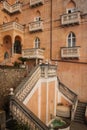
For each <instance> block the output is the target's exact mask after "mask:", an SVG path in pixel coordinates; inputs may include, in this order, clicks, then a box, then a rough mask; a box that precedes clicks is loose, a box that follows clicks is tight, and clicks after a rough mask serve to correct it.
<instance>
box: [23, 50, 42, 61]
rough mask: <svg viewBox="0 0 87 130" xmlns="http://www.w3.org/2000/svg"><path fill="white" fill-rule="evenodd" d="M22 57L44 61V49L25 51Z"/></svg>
mask: <svg viewBox="0 0 87 130" xmlns="http://www.w3.org/2000/svg"><path fill="white" fill-rule="evenodd" d="M22 57H23V58H28V59H44V50H43V49H37V48H32V49H23V50H22Z"/></svg>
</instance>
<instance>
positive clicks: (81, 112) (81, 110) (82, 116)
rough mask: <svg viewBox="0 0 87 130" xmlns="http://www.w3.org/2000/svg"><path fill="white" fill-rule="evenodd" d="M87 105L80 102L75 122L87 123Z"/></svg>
mask: <svg viewBox="0 0 87 130" xmlns="http://www.w3.org/2000/svg"><path fill="white" fill-rule="evenodd" d="M86 106H87V103H83V102H80V101H79V102H78V105H77V109H76V113H75V117H74V121H75V122H79V123H85V110H86Z"/></svg>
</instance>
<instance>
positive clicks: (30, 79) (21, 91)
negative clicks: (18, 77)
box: [14, 65, 41, 101]
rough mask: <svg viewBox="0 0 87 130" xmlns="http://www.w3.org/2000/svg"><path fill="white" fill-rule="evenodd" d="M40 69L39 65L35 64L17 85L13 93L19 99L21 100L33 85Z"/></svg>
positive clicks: (38, 76) (39, 73)
mask: <svg viewBox="0 0 87 130" xmlns="http://www.w3.org/2000/svg"><path fill="white" fill-rule="evenodd" d="M40 71H41V70H40V67H39V66H38V65H37V66H36V67H35V68H34V69H33V70H32V71H31V72H30V73H29V75H28V76H27V77H26V78H25V79H24V80H23V81H22V82H21V84H20V85H19V86H18V87H17V89H16V90H15V92H14V94H15V95H16V97H17V98H18V99H19V100H20V101H23V100H24V99H25V98H26V97H27V95H28V94H29V93H30V91H31V90H32V88H33V87H34V86H35V84H36V82H37V81H38V80H39V78H40V76H41V72H40Z"/></svg>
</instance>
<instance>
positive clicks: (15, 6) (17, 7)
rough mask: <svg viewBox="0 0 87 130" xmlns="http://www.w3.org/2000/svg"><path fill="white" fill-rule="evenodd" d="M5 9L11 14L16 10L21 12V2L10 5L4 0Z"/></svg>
mask: <svg viewBox="0 0 87 130" xmlns="http://www.w3.org/2000/svg"><path fill="white" fill-rule="evenodd" d="M3 9H4V10H5V11H7V12H8V13H10V14H13V13H16V12H21V4H20V3H15V4H13V5H10V4H9V3H7V2H6V1H4V2H3Z"/></svg>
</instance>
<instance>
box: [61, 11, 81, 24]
mask: <svg viewBox="0 0 87 130" xmlns="http://www.w3.org/2000/svg"><path fill="white" fill-rule="evenodd" d="M61 24H62V25H69V24H80V12H73V13H70V14H64V15H62V16H61Z"/></svg>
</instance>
